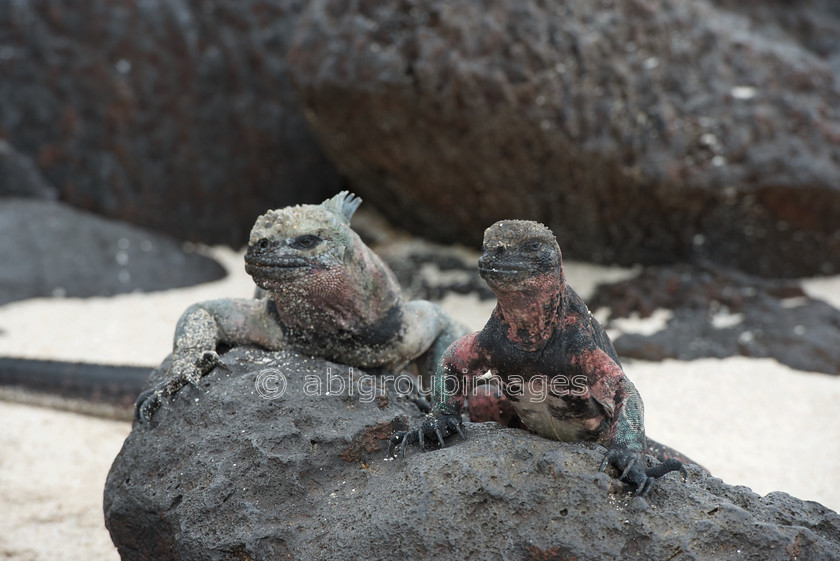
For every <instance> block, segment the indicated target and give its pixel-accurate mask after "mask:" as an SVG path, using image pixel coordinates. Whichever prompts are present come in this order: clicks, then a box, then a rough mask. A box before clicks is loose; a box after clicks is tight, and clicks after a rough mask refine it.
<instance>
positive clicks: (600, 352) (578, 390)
mask: <svg viewBox="0 0 840 561" xmlns="http://www.w3.org/2000/svg"><path fill="white" fill-rule="evenodd" d="M479 273H480V274H481V276H482V278H484V280H485V281H486V282H487V284H488V285H489V286H490V288H491V289H492V290H493V292H494V293H495V294H496V296H497V298H498V304H497V306H496V308H495V310H494V311H493V314H492V316H491V317H490V319H489V321H488V322H487V324H486V325H485V326H484V328H483V329H482V330H481V331H479V332H477V333H472V334H469V335H466V336H464V337H462V338H460V339H458V340H457V341H456V342H455V343H453V344H452V346H451V347H449V349H447V350H446V352H445V354H444V356H443V359H442V361H441V363H440V365H439V367H438V369H437V372H436V374H435V378H434V384H433V394H432V411H431V413H430V414H429V415H428V416H427V418H426V420H425V421H424V422H423V423H422V424H421V426H420V428H419V429H418V430H416V431H410V432H398V433H395V434H394V437H393V438H392V440H391V447H390V452H391V454H393V453H394V452H395V451H396V449H397V447H399V449H400V451H401V452H402V455H403V456H404V455H405V447H406V445H407V444H409V443H414V442H417V443H419V444H420V446H421V448H422V447H423V443H424V440H426V439H436V440H438V441H439V442H440V444H441V445H443V443H444V441H443V439H444V437H446V436H449V435H451V434H454V433H456V432H457V433H458V434H460V435H461V436H462V437H463V436H464V435H463V432H462V427H461V409H462V407H463V400H464V396H465V394H467V396H468V395H469V391H468V390H469V384H470V381H471V379H475V378H485V379H487V378H489V379H490V380H492V382H493V383H494V384H496V385H498V386H499V387H500V388H501V389H502V391H503V392H504V395H505V397H506V398H507V399H508V400H510V403H511V404H512V405H513V408H514V410H515V411H516V413H517V415H518V417H519V419H520V421H521V423H522V424H523V425H524V426H525V427H526V428H528V429H529V430H531V431H533V432H535V433H537V434H539V435H541V436H544V437H546V438H550V439H553V440H560V441H577V440H585V441H593V442H598V443H600V444H603V445H604V446H606V447H607V448H608V452H607V455H606V457H605V458H604V462H603V465H602V466H601V469H602V470H603V469H605V467H606V465H607V464H608V463H611V464H613V465H614V466H615V467H616V468H617V469H618V471H619V473H620V474H621V475H620V479H621V480H622V481H625V482H627V483H630V484H631V485H632V486H633V487H634V488H635V490H636V492H637V493H638V494H644V493H646V492H647V491H648V490H649V489H650V487H651V485H652V483H653V481H654V479H655V478H656V477H660V476H661V475H663V474H665V473H667V472H669V471H673V470H677V469H681V468H682V463H681V462H680V461H678V460H676V459H669V460H666V461H665V462H664V463H662V464H660V465H658V466H656V467H654V468H651V469H650V470H647V472H646V470H645V459H644V454H645V452H646V451H647V442H646V438H645V429H644V407H643V405H642V399H641V397H640V396H639V393H638V392H637V391H636V388H635V387H634V386H633V384H632V383H631V382H630V380H629V379H627V376H625V374H624V371H623V370H622V367H621V363H620V362H619V360H618V356H617V355H616V352H615V349H614V348H613V346H612V343H611V342H610V340H609V338H608V336H607V334H606V332H605V331H604V329H603V328H602V327H601V325H600V324H599V323H598V321H597V320H596V319H595V318H594V317H593V316H592V314H590V312H589V310H588V309H587V307H586V305H585V304H584V302H583V300H582V299H581V298H580V296H578V295H577V294H576V293H575V291H574V290H572V288H571V287H569V286H568V285H567V284H566V279H565V276H564V274H563V266H562V260H561V254H560V248H559V247H558V245H557V241H556V240H555V238H554V234H552V232H551V230H549V229H548V228H546V227H545V226H543V225H542V224H538V223H536V222H530V221H522V220H504V221H501V222H497V223H496V224H494V225H493V226H491V227H490V228H488V229H487V230H486V232H485V235H484V245H483V247H482V255H481V258H480V259H479ZM485 399H486V398H485Z"/></svg>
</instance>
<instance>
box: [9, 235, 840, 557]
mask: <svg viewBox="0 0 840 561" xmlns="http://www.w3.org/2000/svg"><path fill="white" fill-rule="evenodd" d="M213 254H214V256H216V257H217V258H218V259H219V260H220V261H222V263H223V264H225V266H227V267H228V269H229V270H230V271H231V275H230V276H229V277H228V278H226V279H224V280H222V281H218V282H214V283H208V284H206V285H202V286H200V287H195V288H190V289H179V290H171V291H167V292H161V293H155V294H147V295H140V294H134V295H125V296H119V297H114V298H91V299H66V300H28V301H23V302H17V303H13V304H9V305H7V306H4V307H0V356H15V357H29V358H52V359H56V360H77V361H87V362H92V361H94V362H103V363H114V364H135V365H146V366H154V365H156V364H157V363H159V362H160V360H161V359H163V357H164V356H165V355H166V354H167V353H168V351H169V347H170V344H171V337H172V331H173V329H174V326H175V323H176V321H177V319H178V317H179V316H180V314H181V312H182V311H183V310H184V309H185V308H186V307H187V306H189V305H190V304H192V303H194V302H197V301H201V300H208V299H213V298H224V297H248V296H250V295H251V294H252V292H253V284H252V283H251V280H250V279H249V278H248V277H247V275H245V273H244V271H243V267H242V260H241V255H240V254H238V253H235V252H232V251H229V250H226V249H214V250H213ZM565 269H566V272H567V275H568V277H569V282H570V284H571V285H572V286H573V287H574V288H575V289H576V290H577V291H578V292H579V293H581V295H582V296H584V298H586V297H587V296H588V295H589V294H590V293H591V291H592V289H593V288H594V286H595V284H596V283H597V282H601V281H604V280H616V279H619V278H623V277H626V276H629V275H631V274H632V273H633V271H632V270H627V269H617V268H605V267H597V266H592V265H587V264H583V263H574V262H567V263H566V265H565ZM805 286H806V290H807V291H808V292H809V293H810V294H811V295H813V296H816V297H820V298H823V299H825V300H828V301H830V302H832V303H833V304H834V305H835V306H838V307H840V277H833V278H829V279H816V280H809V281H807V282H806V284H805ZM443 305H444V306H445V307H446V308H447V310H448V311H449V312H450V313H451V314H452V315H454V316H455V317H458V318H459V319H461V320H462V321H464V322H465V323H467V324H468V325H470V326H471V327H473V328H475V329H479V328H480V327H481V326H482V325H483V323H484V321H485V320H486V318H487V317H488V315H489V313H490V310H491V309H492V306H493V303H492V302H487V301H485V302H481V301H479V300H477V299H476V298H472V297H448V298H447V299H446V300H445V301H444V302H443ZM652 321H653V322H654V323H655V322H657V321H661V316H660V317H659V318H658V319H657V318H656V317H655V318H654V320H652ZM650 327H651V322H650V321H648V322H640V321H636V322H634V321H629V322H625V323H624V324H622V326H621V328H622V329H625V330H631V329H636V330H644V329H649V328H650ZM625 367H626V370H627V373H628V375H629V377H630V378H631V379H632V380H633V381H634V383H635V384H636V386H637V387H638V388H639V391H640V393H641V394H642V396H643V397H644V400H645V406H646V422H647V431H648V434H649V435H650V436H651V437H653V438H655V439H657V440H660V441H662V442H664V443H667V444H669V445H671V446H674V447H675V448H678V449H680V450H681V451H683V452H684V453H686V454H688V455H689V456H691V457H692V458H694V459H695V460H696V461H698V462H700V463H701V464H703V465H704V466H705V467H707V468H708V469H709V470H711V471H712V473H713V474H714V475H716V476H718V477H720V478H722V479H723V480H724V481H726V482H728V483H732V484H740V485H746V486H748V487H751V488H752V489H753V490H754V491H756V492H757V493H760V494H766V493H768V492H770V491H785V492H788V493H790V494H792V495H795V496H797V497H800V498H803V499H809V500H815V501H818V502H821V503H823V504H824V505H826V506H829V507H831V508H833V509H835V510H840V445H838V443H840V407H838V403H840V377H832V376H827V375H823V374H817V373H805V372H799V371H795V370H791V369H790V368H787V367H785V366H783V365H781V364H779V363H777V362H775V361H773V360H753V359H744V358H731V359H726V360H698V361H693V362H677V361H666V362H662V363H648V362H642V361H626V363H625ZM0 427H2V432H0V504H2V505H3V506H2V509H0V559H10V560H15V561H24V560H25V561H41V560H53V559H64V560H70V561H72V560H76V559H85V560H90V561H100V560H112V559H114V560H115V559H118V556H117V554H116V550H115V549H114V547H113V545H111V542H110V538H109V536H108V533H107V531H106V530H105V528H104V524H103V519H102V489H103V486H104V482H105V477H106V474H107V472H108V469H109V468H110V465H111V462H112V460H113V458H114V456H116V454H117V452H118V451H119V449H120V446H121V444H122V441H123V439H124V438H125V437H126V435H127V434H128V432H129V430H130V427H129V425H128V424H127V423H124V422H118V421H110V420H105V419H99V418H95V417H86V416H82V415H76V414H71V413H66V412H62V411H56V410H53V409H46V408H39V407H33V406H27V405H21V404H17V403H11V402H3V401H0Z"/></svg>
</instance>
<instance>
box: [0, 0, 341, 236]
mask: <svg viewBox="0 0 840 561" xmlns="http://www.w3.org/2000/svg"><path fill="white" fill-rule="evenodd" d="M303 4H304V3H303V2H300V1H299V0H273V1H261V0H145V1H142V2H140V1H135V0H130V1H125V2H103V1H101V0H82V1H79V0H59V1H50V2H47V1H44V0H37V1H32V2H0V45H2V47H0V76H2V77H3V78H2V80H0V138H5V139H7V140H8V141H9V142H10V143H11V144H12V145H13V146H14V147H15V148H16V149H17V150H18V151H19V152H20V153H22V154H24V155H27V156H30V157H32V158H33V159H34V160H35V162H36V164H37V166H38V167H39V168H40V170H41V171H42V172H43V173H44V175H45V176H46V178H47V179H48V180H49V182H50V183H52V184H53V185H55V186H56V187H57V188H58V189H59V190H60V192H61V198H62V199H63V200H64V201H66V202H68V203H70V204H72V205H75V206H78V207H83V208H85V209H88V210H92V211H95V212H97V213H100V214H105V215H107V216H110V217H115V218H121V219H125V220H128V221H130V222H133V223H136V224H140V225H143V226H148V227H151V228H154V229H157V230H161V231H165V232H167V233H169V234H172V235H175V236H177V237H180V238H182V239H186V238H189V239H200V240H201V241H203V242H206V243H220V242H225V243H229V244H232V245H234V246H239V245H241V244H242V240H243V239H245V237H246V235H247V233H248V230H249V229H250V227H251V225H252V224H253V221H254V218H255V217H256V216H257V215H258V214H260V213H262V212H264V211H265V209H266V208H277V207H280V206H285V205H287V204H291V203H296V202H317V201H320V200H322V199H323V198H325V195H328V194H332V192H334V191H337V190H338V185H339V178H338V174H337V172H336V171H335V168H334V167H333V166H332V165H331V164H330V163H329V162H328V161H327V160H326V158H325V157H324V155H323V153H322V152H321V150H320V148H319V147H318V145H317V143H316V142H315V141H314V140H313V139H312V137H311V135H310V133H309V131H308V126H307V124H306V121H305V119H304V118H303V116H302V115H301V113H300V112H299V110H298V109H297V105H296V103H295V100H294V96H293V93H292V91H291V87H290V85H289V82H288V79H287V73H286V63H285V60H284V56H285V53H286V48H287V45H288V42H289V40H290V38H291V35H292V29H293V26H294V23H295V21H296V19H297V15H298V13H299V12H300V10H301V8H302V6H303Z"/></svg>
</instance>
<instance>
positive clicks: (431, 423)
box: [388, 413, 467, 458]
mask: <svg viewBox="0 0 840 561" xmlns="http://www.w3.org/2000/svg"><path fill="white" fill-rule="evenodd" d="M456 433H457V434H458V435H459V436H460V437H461V438H463V439H464V440H466V439H467V437H466V435H465V434H464V431H463V429H462V428H461V418H460V417H459V416H458V415H445V414H435V413H430V414H428V415H426V419H425V420H424V421H423V422H422V423H421V424H420V427H419V428H418V429H417V430H412V431H397V432H395V433H394V435H393V436H392V437H391V442H390V444H389V445H388V455H389V456H391V457H392V458H395V457H396V455H395V452H399V455H400V456H401V457H403V458H405V448H406V446H408V445H409V444H414V443H415V442H416V443H417V444H418V445H419V446H420V449H421V450H423V451H425V450H426V445H425V441H426V438H427V437H428V438H432V437H433V436H434V437H435V438H437V441H438V444H440V447H441V448H443V447H444V446H446V441H445V440H444V439H445V438H446V437H448V436H451V435H453V434H456Z"/></svg>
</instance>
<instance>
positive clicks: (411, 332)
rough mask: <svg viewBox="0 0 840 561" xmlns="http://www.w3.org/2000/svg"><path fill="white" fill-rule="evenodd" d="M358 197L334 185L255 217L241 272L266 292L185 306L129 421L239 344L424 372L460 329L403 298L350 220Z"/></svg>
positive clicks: (431, 308)
mask: <svg viewBox="0 0 840 561" xmlns="http://www.w3.org/2000/svg"><path fill="white" fill-rule="evenodd" d="M360 204H361V199H360V198H359V197H356V196H355V195H352V194H350V193H348V192H347V191H342V192H341V193H339V194H338V195H336V196H334V197H332V198H330V199H327V200H326V201H324V202H323V203H321V204H320V205H311V204H305V205H296V206H291V207H285V208H282V209H278V210H270V211H268V212H267V213H265V214H263V215H262V216H260V217H259V218H257V220H256V222H255V224H254V226H253V228H252V230H251V233H250V236H249V239H248V247H247V249H246V252H245V270H246V271H247V272H248V274H249V275H250V276H251V277H252V278H253V279H254V282H255V283H256V284H257V286H258V287H259V288H260V289H261V290H262V291H264V293H263V294H264V296H263V297H257V298H239V299H219V300H210V301H206V302H200V303H198V304H194V305H192V306H190V307H189V308H188V309H187V310H186V311H185V312H184V314H183V315H182V316H181V318H180V319H179V321H178V323H177V325H176V328H175V337H174V343H173V349H172V361H171V367H170V371H169V378H168V379H167V380H166V381H164V382H162V383H160V384H158V385H157V386H155V387H153V388H150V389H148V390H146V391H145V392H143V393H142V394H140V397H138V399H137V402H136V404H135V419H137V420H140V421H142V422H144V423H148V422H149V421H150V420H151V419H152V416H153V415H154V413H155V411H156V410H157V409H158V408H159V407H160V406H161V404H163V403H165V400H167V399H168V398H170V397H171V396H172V395H174V394H175V393H176V392H177V391H178V390H180V389H181V388H183V387H184V386H186V385H187V384H197V383H198V381H199V380H200V379H201V378H202V376H204V375H205V374H207V373H208V372H210V371H211V370H212V369H213V368H215V367H216V366H218V365H220V363H221V359H220V357H219V353H220V352H222V351H223V349H225V348H231V347H235V346H241V345H257V346H260V347H263V348H265V349H268V350H271V351H279V350H284V349H291V350H295V351H297V352H300V353H302V354H306V355H310V356H318V357H322V358H325V359H327V360H331V361H333V362H338V363H341V364H346V365H349V366H354V367H358V368H366V369H383V370H388V371H392V372H400V371H404V370H406V369H412V370H413V371H415V372H416V373H418V374H420V375H421V376H425V377H426V379H427V380H428V379H431V376H432V374H433V373H434V370H435V367H436V365H437V363H438V362H439V361H440V358H441V355H442V354H443V352H444V351H445V350H446V349H447V347H449V345H450V344H451V343H452V342H453V341H455V340H456V339H457V338H458V337H460V336H462V335H464V334H465V333H467V331H468V330H467V329H466V328H465V327H464V326H462V325H460V324H459V323H456V322H454V321H453V320H452V319H451V318H449V316H448V315H447V314H446V313H445V312H444V311H443V310H442V309H441V308H440V307H439V306H437V305H436V304H433V303H431V302H428V301H425V300H413V301H406V300H405V298H404V297H403V295H402V292H401V290H400V286H399V284H398V283H397V280H396V277H395V276H394V274H393V272H392V271H391V270H390V269H389V268H388V266H387V265H386V264H385V263H384V262H382V260H381V259H380V258H379V257H378V256H377V255H376V254H375V253H374V252H373V251H372V250H371V249H370V248H369V247H368V246H367V245H365V243H364V242H363V241H362V239H361V238H360V237H359V235H358V234H357V233H356V232H355V231H353V229H352V228H351V227H350V219H351V217H352V216H353V214H354V213H355V211H356V209H357V208H358V207H359V205H360Z"/></svg>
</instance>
